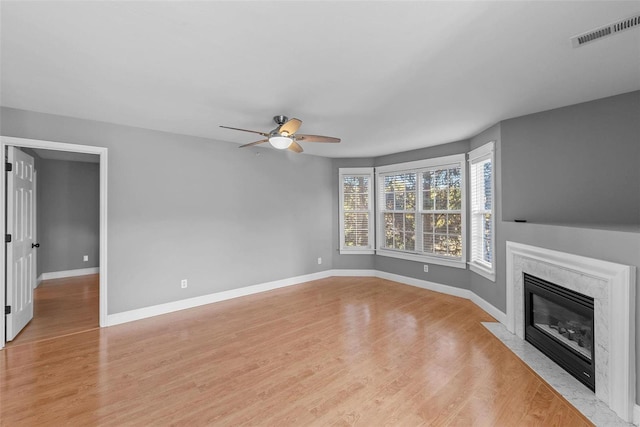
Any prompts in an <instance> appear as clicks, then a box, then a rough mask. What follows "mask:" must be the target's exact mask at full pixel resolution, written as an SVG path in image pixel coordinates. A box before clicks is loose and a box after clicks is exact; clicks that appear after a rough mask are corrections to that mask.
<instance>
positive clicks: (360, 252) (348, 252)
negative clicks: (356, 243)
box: [340, 237, 376, 255]
mask: <svg viewBox="0 0 640 427" xmlns="http://www.w3.org/2000/svg"><path fill="white" fill-rule="evenodd" d="M340 239H341V242H342V241H344V240H342V239H343V237H341V238H340ZM375 253H376V251H375V249H347V248H342V249H340V255H375Z"/></svg>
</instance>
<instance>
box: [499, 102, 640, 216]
mask: <svg viewBox="0 0 640 427" xmlns="http://www.w3.org/2000/svg"><path fill="white" fill-rule="evenodd" d="M502 138H503V140H504V141H508V144H504V146H503V147H502V151H503V153H502V156H503V164H502V167H503V176H504V179H503V192H504V194H503V196H504V197H503V205H502V209H503V212H502V214H503V218H504V219H505V220H514V219H526V220H528V221H529V222H541V223H564V224H605V225H606V224H636V225H637V224H640V91H636V92H630V93H626V94H623V95H618V96H612V97H609V98H604V99H599V100H596V101H592V102H586V103H583V104H578V105H572V106H569V107H564V108H558V109H555V110H550V111H544V112H542V113H538V114H531V115H528V116H523V117H518V118H515V119H510V120H506V121H504V122H503V123H502Z"/></svg>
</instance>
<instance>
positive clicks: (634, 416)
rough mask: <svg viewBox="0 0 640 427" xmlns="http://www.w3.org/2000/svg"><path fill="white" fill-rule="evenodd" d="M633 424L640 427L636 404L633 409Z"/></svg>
mask: <svg viewBox="0 0 640 427" xmlns="http://www.w3.org/2000/svg"><path fill="white" fill-rule="evenodd" d="M633 423H634V424H635V425H637V426H640V405H638V404H636V405H634V407H633Z"/></svg>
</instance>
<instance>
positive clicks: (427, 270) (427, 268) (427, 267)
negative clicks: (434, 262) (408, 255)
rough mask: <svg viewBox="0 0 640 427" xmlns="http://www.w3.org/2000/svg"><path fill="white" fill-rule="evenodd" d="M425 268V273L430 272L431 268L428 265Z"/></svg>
mask: <svg viewBox="0 0 640 427" xmlns="http://www.w3.org/2000/svg"><path fill="white" fill-rule="evenodd" d="M423 268H424V272H425V273H428V272H429V266H428V265H427V264H425V265H424V267H423Z"/></svg>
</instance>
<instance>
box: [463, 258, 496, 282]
mask: <svg viewBox="0 0 640 427" xmlns="http://www.w3.org/2000/svg"><path fill="white" fill-rule="evenodd" d="M469 270H471V271H473V272H474V273H476V274H479V275H480V276H482V277H484V278H485V279H489V280H491V281H492V282H495V281H496V273H495V271H493V270H487V269H486V268H483V267H482V266H481V265H480V264H478V263H476V262H473V261H469Z"/></svg>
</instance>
